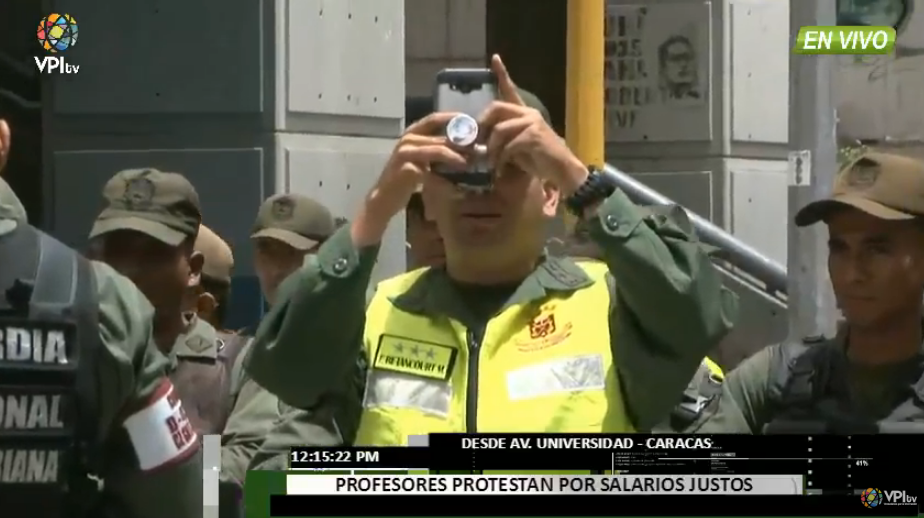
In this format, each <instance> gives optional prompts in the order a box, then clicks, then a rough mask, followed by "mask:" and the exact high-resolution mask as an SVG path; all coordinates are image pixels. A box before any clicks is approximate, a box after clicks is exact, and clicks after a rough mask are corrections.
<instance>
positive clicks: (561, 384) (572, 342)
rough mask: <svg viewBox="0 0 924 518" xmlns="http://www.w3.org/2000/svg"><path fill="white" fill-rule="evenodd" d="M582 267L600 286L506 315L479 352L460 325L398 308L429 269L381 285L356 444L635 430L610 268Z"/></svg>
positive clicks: (370, 323) (371, 311) (368, 339)
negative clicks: (616, 351) (620, 359)
mask: <svg viewBox="0 0 924 518" xmlns="http://www.w3.org/2000/svg"><path fill="white" fill-rule="evenodd" d="M580 265H581V268H582V269H583V270H584V271H585V272H586V273H587V275H588V276H589V277H590V278H591V279H592V280H593V281H594V282H593V283H592V284H590V285H588V286H586V287H583V288H578V289H576V290H574V291H561V292H555V291H553V292H550V293H549V294H548V296H547V297H546V298H545V299H543V300H541V301H536V302H533V303H530V304H527V305H517V306H512V307H508V308H506V309H505V310H504V311H503V312H502V313H501V314H500V315H498V316H496V317H495V318H494V319H493V320H491V321H490V322H489V323H488V325H487V328H486V330H485V332H484V336H483V337H482V339H481V341H480V343H478V344H473V343H472V342H473V340H477V338H476V337H473V334H472V333H471V332H470V330H468V329H466V328H465V327H464V326H463V325H462V324H461V323H459V322H456V321H454V320H451V319H449V318H446V317H437V318H429V317H426V316H423V315H417V314H411V313H409V312H406V311H404V310H401V309H399V308H397V307H396V306H395V305H394V304H393V303H392V299H394V297H396V296H397V295H400V294H402V293H404V292H406V291H407V289H408V288H409V287H410V286H411V285H412V284H413V283H414V281H415V280H416V279H418V278H419V276H420V275H421V274H422V273H423V271H422V270H418V271H415V272H410V273H407V274H404V275H400V276H398V277H395V278H392V279H389V280H387V281H385V282H383V283H381V284H379V286H378V289H377V291H376V294H375V296H374V297H373V299H372V301H371V302H370V304H369V308H368V310H367V314H366V327H365V335H364V346H365V352H366V354H367V355H368V356H367V357H368V358H369V371H368V376H367V383H366V393H365V396H364V401H363V407H364V408H363V414H362V418H361V420H360V425H359V431H358V432H357V438H356V442H355V444H357V445H376V446H399V445H406V444H407V442H408V436H409V435H423V434H427V433H462V432H469V433H473V432H496V433H504V432H506V433H517V432H547V433H556V432H561V433H569V432H570V433H595V432H606V433H624V432H632V431H634V430H633V427H632V424H631V422H630V420H629V418H628V416H627V415H626V408H625V404H624V401H623V396H622V391H621V390H620V384H619V376H618V373H617V369H616V368H615V366H614V365H613V356H612V353H611V347H610V329H609V326H608V325H606V323H607V322H608V321H609V308H610V293H609V290H608V288H607V283H606V278H605V275H606V273H607V269H606V266H605V265H603V264H601V263H596V262H588V263H580Z"/></svg>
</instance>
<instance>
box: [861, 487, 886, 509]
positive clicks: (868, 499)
mask: <svg viewBox="0 0 924 518" xmlns="http://www.w3.org/2000/svg"><path fill="white" fill-rule="evenodd" d="M883 498H885V495H884V494H883V493H882V491H880V490H878V489H875V488H872V487H871V488H867V489H864V490H863V492H862V493H860V501H861V502H863V505H865V506H866V507H877V506H879V504H881V503H882V499H883Z"/></svg>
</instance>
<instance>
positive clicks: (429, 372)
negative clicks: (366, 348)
mask: <svg viewBox="0 0 924 518" xmlns="http://www.w3.org/2000/svg"><path fill="white" fill-rule="evenodd" d="M458 352H459V351H458V350H457V349H456V348H455V347H451V346H448V345H440V344H434V343H430V342H423V341H421V340H415V339H413V338H408V337H404V336H395V335H382V336H381V337H379V346H378V348H377V349H376V352H375V360H374V361H373V362H372V367H373V368H375V369H379V370H383V371H390V372H399V373H401V374H409V375H411V376H420V377H422V378H428V379H435V380H443V381H445V380H448V379H449V378H450V377H451V376H452V368H453V366H454V365H455V361H456V355H457V354H458Z"/></svg>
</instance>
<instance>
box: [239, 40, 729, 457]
mask: <svg viewBox="0 0 924 518" xmlns="http://www.w3.org/2000/svg"><path fill="white" fill-rule="evenodd" d="M491 72H492V73H493V77H494V78H495V81H496V83H495V84H496V92H497V94H496V98H495V99H494V100H492V101H491V102H489V103H488V104H487V105H486V106H484V107H483V109H481V110H480V111H479V113H478V114H477V117H476V116H474V115H472V114H466V115H469V116H471V117H473V118H475V119H476V122H477V125H478V128H479V139H478V143H480V144H482V145H484V161H485V162H484V163H486V164H488V165H489V170H488V171H486V173H484V174H486V175H487V177H488V178H487V181H485V182H483V183H481V184H479V185H470V184H469V183H468V182H466V181H464V180H462V179H460V177H458V176H455V177H454V176H452V173H456V172H463V173H482V171H481V170H479V169H478V168H475V170H472V169H471V165H472V163H473V160H472V158H473V157H472V149H471V148H470V147H465V146H460V145H458V144H452V143H451V142H449V140H450V138H449V137H451V136H447V135H446V129H447V124H448V123H449V122H450V121H451V120H452V119H453V118H455V117H457V116H458V115H459V113H458V112H455V113H452V112H450V113H446V112H440V113H435V114H432V115H430V116H428V117H425V118H424V119H422V120H420V121H418V122H417V123H415V124H413V125H411V126H410V127H409V128H408V130H407V131H406V132H405V134H404V135H403V136H402V138H401V139H400V140H399V141H398V144H397V145H396V147H395V150H394V152H393V153H392V156H391V157H390V159H389V160H388V162H387V163H386V165H385V168H384V170H383V171H382V173H381V175H380V177H379V180H378V181H377V183H376V185H375V186H374V187H373V189H372V190H371V192H370V193H369V195H368V196H367V198H366V200H365V202H364V203H363V204H362V206H361V208H360V210H359V211H358V213H357V215H356V217H355V218H354V219H353V220H352V222H351V224H350V225H349V227H347V228H343V229H341V230H340V231H338V232H337V233H336V234H334V236H333V237H331V239H330V240H329V241H328V242H326V243H325V244H324V245H322V246H321V248H320V249H319V250H318V254H317V256H315V257H313V258H310V259H309V260H308V261H307V262H306V264H305V266H303V267H302V268H301V269H300V270H299V271H298V272H296V273H295V274H293V275H292V276H290V277H289V278H288V279H287V280H286V281H285V282H284V283H283V286H282V287H281V288H280V290H279V294H280V299H279V300H277V303H276V305H274V307H273V309H272V311H271V312H270V313H269V314H268V315H267V316H266V318H265V319H264V321H263V323H262V325H261V326H260V329H259V331H258V333H257V337H256V340H255V344H254V348H253V351H252V354H251V355H250V357H249V358H248V359H249V369H250V372H251V374H252V375H253V377H254V379H256V380H257V381H258V382H259V383H261V384H262V385H263V386H265V387H266V388H267V389H268V390H270V391H272V392H274V393H276V394H277V395H278V396H279V397H280V399H282V400H283V401H286V402H287V403H290V404H292V405H294V406H298V407H302V408H307V407H312V406H317V405H319V404H321V402H322V401H323V394H324V393H325V392H326V391H328V390H329V389H330V387H333V386H336V384H337V383H338V382H340V380H342V379H344V377H345V376H347V375H348V373H349V372H350V371H351V370H353V369H356V365H355V363H356V362H355V358H356V357H357V356H360V357H362V358H363V361H361V362H360V369H361V371H362V372H361V373H358V374H357V375H356V376H355V379H357V380H358V382H359V383H361V384H364V385H365V387H364V388H365V390H364V394H365V396H364V400H363V408H362V417H361V421H360V426H359V431H358V434H357V440H356V443H357V444H374V445H403V444H407V437H408V435H412V434H424V433H433V432H477V431H486V430H490V431H495V432H627V431H635V430H645V429H650V428H651V427H653V426H655V425H656V424H657V423H659V422H661V421H662V420H663V419H664V418H665V417H667V415H668V414H669V413H670V411H671V409H672V408H673V406H674V405H675V404H676V403H677V402H678V401H679V400H680V398H681V394H682V392H683V390H684V388H685V387H686V385H687V382H688V381H689V380H690V378H691V377H692V376H693V374H694V373H695V372H696V369H697V367H698V366H699V364H700V361H701V360H702V358H703V356H705V354H706V353H707V352H708V351H709V350H710V349H712V348H713V347H714V346H715V345H716V344H718V342H719V341H720V340H721V339H722V338H723V337H724V336H725V335H726V333H727V332H728V331H729V329H730V328H731V324H732V322H733V320H734V316H735V313H736V309H737V304H736V299H735V297H734V295H733V294H732V293H730V292H728V291H726V290H725V289H724V288H723V287H722V285H721V280H720V277H719V274H718V272H717V271H716V270H715V269H714V267H713V266H712V264H711V262H710V260H709V257H708V255H707V253H706V250H705V249H704V247H703V246H702V245H701V244H700V243H699V242H698V241H697V240H696V238H695V237H694V236H693V234H692V231H691V229H690V224H689V221H688V220H687V219H686V218H685V215H684V213H683V211H682V210H680V209H679V208H676V207H675V208H668V209H666V210H665V209H664V208H657V209H655V208H652V209H649V208H642V207H638V206H636V205H635V204H633V203H632V202H631V201H630V200H629V199H628V198H627V197H626V196H625V195H624V194H623V193H622V192H620V191H619V190H617V189H616V188H615V187H614V186H613V185H611V184H609V183H608V182H607V181H606V179H605V177H604V176H603V175H601V174H599V173H598V172H597V171H596V170H595V169H594V168H593V167H588V166H587V165H586V164H583V163H582V162H581V161H580V160H579V159H578V158H577V157H576V156H575V155H574V154H573V153H572V152H571V151H570V150H569V149H568V147H567V145H566V144H565V143H564V140H563V139H562V138H560V137H559V136H558V135H557V134H556V133H555V132H554V130H552V128H551V126H550V125H549V122H548V117H547V111H546V110H545V109H544V107H543V106H542V104H541V103H540V102H539V101H538V99H536V98H535V97H534V96H532V95H529V94H526V93H525V92H523V91H522V90H519V89H518V88H517V87H516V86H515V85H514V84H513V82H512V80H511V79H510V77H509V75H508V73H507V70H506V68H505V67H504V64H503V62H502V61H501V59H500V58H499V57H498V56H494V58H493V59H492V70H491ZM479 160H480V158H479ZM431 164H434V166H431ZM434 173H437V174H434ZM472 177H473V176H472V175H471V174H469V175H468V176H465V177H463V178H466V179H467V178H472ZM421 183H422V184H423V191H422V196H423V201H424V204H425V206H426V208H427V210H428V211H429V212H432V214H433V217H434V218H435V220H436V223H437V226H438V229H439V232H440V235H441V236H442V237H443V240H444V244H445V250H446V264H445V266H443V267H434V268H424V269H419V270H415V271H413V272H409V273H406V274H403V275H399V276H397V277H394V278H391V279H389V280H386V281H384V282H382V283H380V284H379V285H378V287H377V290H376V293H375V295H374V296H373V297H372V300H371V301H370V303H369V304H368V308H367V307H366V288H367V285H368V283H369V280H370V276H371V272H372V269H373V266H374V265H375V262H376V257H377V254H378V250H379V246H380V243H381V240H382V237H383V235H384V232H385V229H386V227H387V225H388V223H389V221H390V220H391V219H392V217H394V216H395V215H396V214H398V213H399V212H400V211H402V210H404V208H405V207H406V205H407V203H408V200H409V199H410V198H411V196H412V195H413V194H414V193H415V192H416V190H417V186H418V185H419V184H421ZM472 187H477V188H474V189H473V188H472ZM560 203H565V204H566V206H567V207H568V209H569V210H571V211H573V212H575V213H579V214H582V215H584V216H586V217H587V218H588V219H589V220H590V221H591V222H592V223H591V227H592V228H591V235H592V237H593V239H594V240H595V242H596V243H597V244H598V245H600V247H601V248H602V249H603V251H604V257H605V262H603V263H597V264H584V265H580V264H576V263H575V262H574V261H571V260H569V259H567V258H553V257H547V256H545V255H544V245H545V240H546V228H545V227H546V225H547V223H548V222H549V221H550V220H551V219H552V218H554V217H555V215H556V214H557V212H558V205H559V204H560ZM310 334H313V335H314V336H315V337H318V336H322V335H323V337H324V339H323V340H317V339H316V340H312V341H311V342H306V341H305V340H304V337H305V336H309V335H310ZM576 393H580V394H581V397H575V394H576Z"/></svg>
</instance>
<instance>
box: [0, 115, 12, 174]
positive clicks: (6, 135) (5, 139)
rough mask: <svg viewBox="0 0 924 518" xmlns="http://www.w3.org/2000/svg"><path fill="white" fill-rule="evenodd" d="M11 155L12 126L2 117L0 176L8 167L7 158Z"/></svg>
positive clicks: (0, 123) (0, 126) (0, 129)
mask: <svg viewBox="0 0 924 518" xmlns="http://www.w3.org/2000/svg"><path fill="white" fill-rule="evenodd" d="M9 156H10V126H9V125H8V124H7V123H6V121H5V120H3V119H0V176H3V169H4V168H5V167H6V160H7V158H9Z"/></svg>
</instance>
